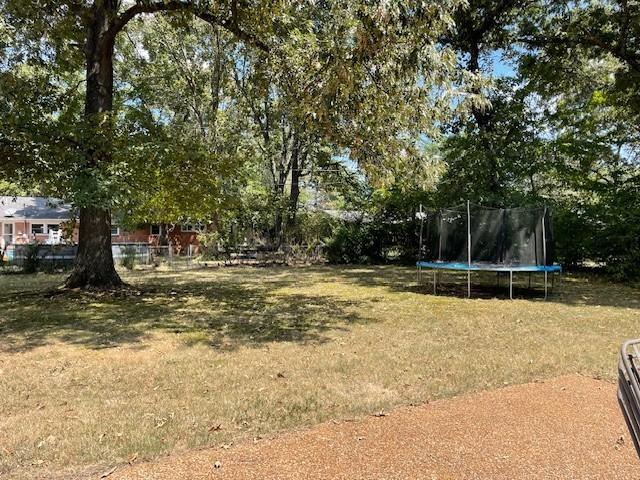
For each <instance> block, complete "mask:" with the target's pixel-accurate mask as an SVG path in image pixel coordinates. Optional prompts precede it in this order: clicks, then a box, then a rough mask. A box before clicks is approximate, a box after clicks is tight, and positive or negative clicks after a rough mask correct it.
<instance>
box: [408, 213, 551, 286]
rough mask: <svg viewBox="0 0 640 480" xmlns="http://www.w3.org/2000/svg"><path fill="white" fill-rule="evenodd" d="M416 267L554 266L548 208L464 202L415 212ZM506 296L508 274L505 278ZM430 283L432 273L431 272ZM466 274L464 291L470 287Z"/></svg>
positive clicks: (535, 269) (523, 268)
mask: <svg viewBox="0 0 640 480" xmlns="http://www.w3.org/2000/svg"><path fill="white" fill-rule="evenodd" d="M419 218H420V221H421V228H420V250H419V259H418V263H417V266H418V267H419V268H434V269H450V270H466V271H471V270H488V271H498V272H500V271H503V272H510V273H511V277H512V276H513V272H514V271H516V272H518V271H520V272H522V271H525V272H544V273H545V294H546V291H547V282H546V280H547V273H549V272H551V273H553V272H559V271H561V267H560V266H559V265H555V264H554V261H555V248H554V238H553V225H552V218H551V211H550V210H549V209H548V208H547V207H536V208H488V207H483V206H480V205H474V204H471V203H469V202H467V203H466V204H463V205H460V206H458V207H450V208H443V209H441V210H438V211H435V212H422V211H421V212H420V213H419ZM510 280H511V281H510V292H511V296H512V278H511V279H510ZM434 288H435V274H434ZM470 288H471V285H470V279H469V293H470Z"/></svg>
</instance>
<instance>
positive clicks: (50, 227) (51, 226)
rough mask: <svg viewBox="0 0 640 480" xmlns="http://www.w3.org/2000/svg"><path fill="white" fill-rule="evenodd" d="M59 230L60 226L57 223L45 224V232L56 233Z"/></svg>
mask: <svg viewBox="0 0 640 480" xmlns="http://www.w3.org/2000/svg"><path fill="white" fill-rule="evenodd" d="M59 230H60V225H58V224H57V223H49V224H47V232H57V231H59Z"/></svg>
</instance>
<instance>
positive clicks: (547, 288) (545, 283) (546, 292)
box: [544, 270, 549, 300]
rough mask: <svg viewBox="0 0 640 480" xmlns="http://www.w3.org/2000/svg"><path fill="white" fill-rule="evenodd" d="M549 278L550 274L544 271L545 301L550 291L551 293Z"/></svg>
mask: <svg viewBox="0 0 640 480" xmlns="http://www.w3.org/2000/svg"><path fill="white" fill-rule="evenodd" d="M547 277H548V273H547V271H546V270H545V271H544V299H545V300H546V299H547V296H548V291H549V286H548V284H547Z"/></svg>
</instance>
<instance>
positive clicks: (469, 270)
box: [467, 200, 471, 298]
mask: <svg viewBox="0 0 640 480" xmlns="http://www.w3.org/2000/svg"><path fill="white" fill-rule="evenodd" d="M467 260H468V269H467V298H471V205H470V204H469V200H467Z"/></svg>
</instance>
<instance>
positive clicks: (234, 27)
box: [107, 0, 269, 52]
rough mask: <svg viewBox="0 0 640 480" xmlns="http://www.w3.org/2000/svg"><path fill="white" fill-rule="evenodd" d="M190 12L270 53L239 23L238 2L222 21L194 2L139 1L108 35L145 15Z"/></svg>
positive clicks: (169, 0) (127, 11)
mask: <svg viewBox="0 0 640 480" xmlns="http://www.w3.org/2000/svg"><path fill="white" fill-rule="evenodd" d="M179 11H182V12H190V13H192V14H193V15H195V16H196V17H198V18H200V19H202V20H204V21H205V22H207V23H209V24H211V25H217V26H220V27H222V28H224V29H225V30H227V31H229V32H230V33H232V34H233V35H235V36H236V38H238V39H239V40H241V41H243V42H245V43H247V44H249V45H253V46H255V47H257V48H259V49H260V50H263V51H265V52H267V51H269V48H268V46H267V45H266V43H264V42H263V41H262V40H260V39H259V38H258V37H256V36H255V35H253V34H251V33H249V32H245V31H244V30H243V29H242V28H241V27H240V25H239V23H238V6H237V0H234V1H233V2H232V3H231V15H230V16H229V17H228V18H226V19H221V18H219V17H218V16H217V15H215V14H214V13H213V12H211V11H209V10H201V9H199V8H198V7H197V6H196V5H194V4H193V2H190V1H188V0H156V1H145V0H138V1H137V2H136V4H135V5H133V6H132V7H129V8H128V9H127V10H125V11H124V12H122V13H121V14H120V15H118V16H117V17H116V18H115V20H114V21H113V23H112V24H111V27H110V28H109V30H108V32H107V35H108V36H110V37H111V38H115V36H116V35H117V34H118V32H120V31H121V30H122V29H123V28H124V27H125V26H126V25H127V23H129V22H130V21H131V20H132V19H133V18H134V17H136V16H137V15H140V14H143V13H158V12H179Z"/></svg>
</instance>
